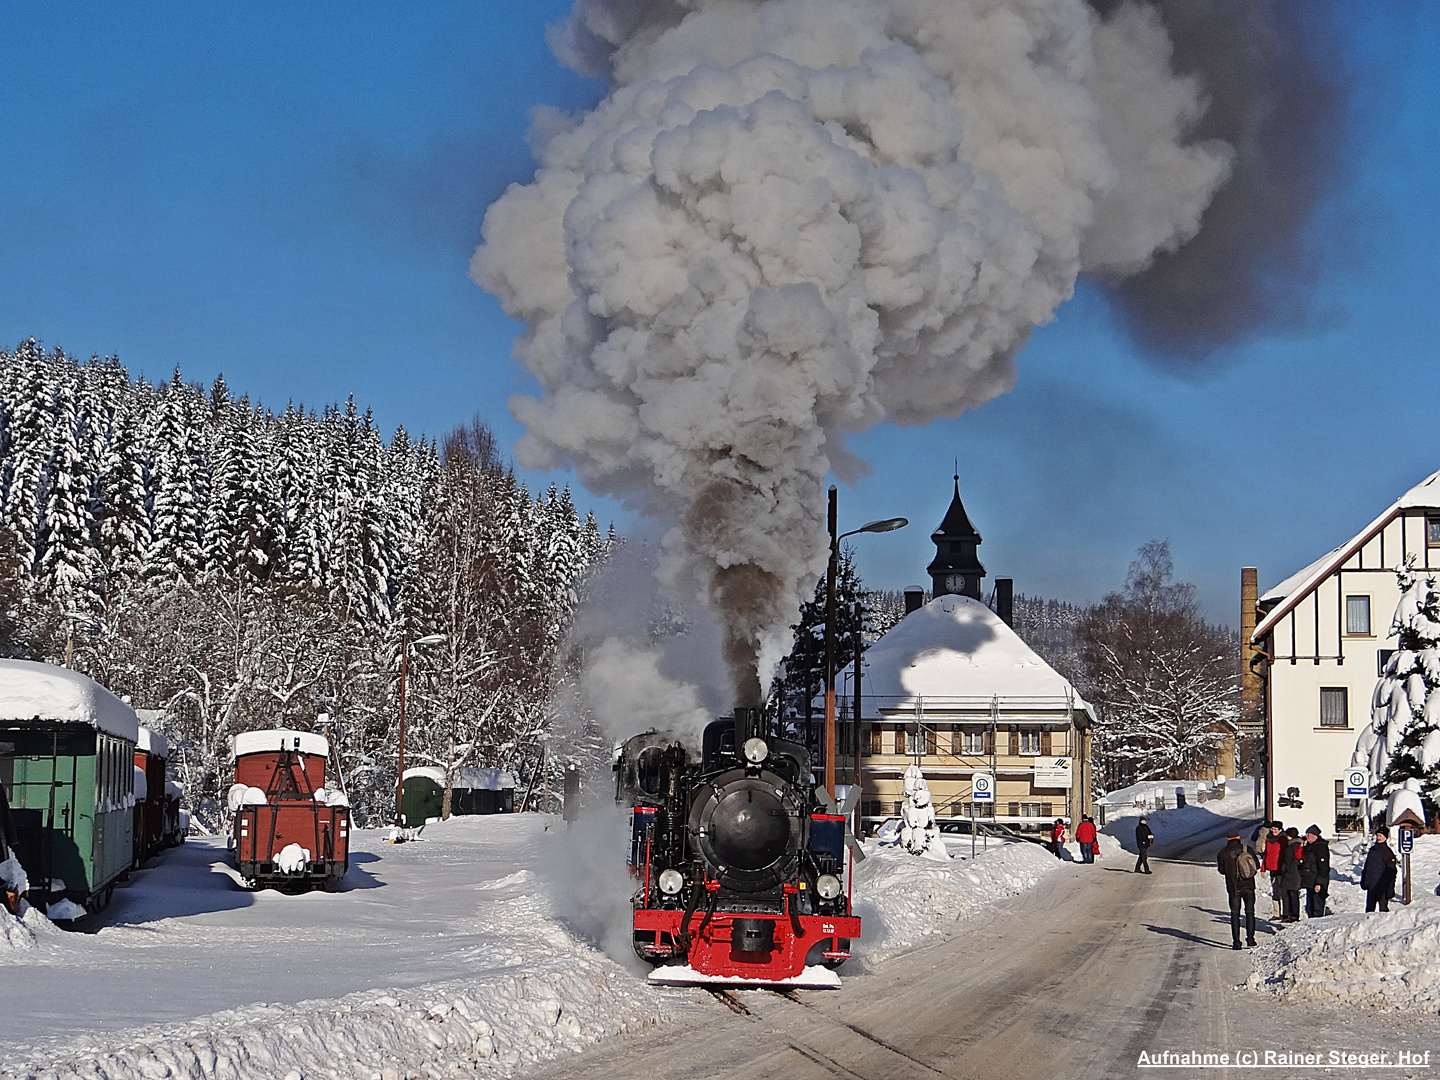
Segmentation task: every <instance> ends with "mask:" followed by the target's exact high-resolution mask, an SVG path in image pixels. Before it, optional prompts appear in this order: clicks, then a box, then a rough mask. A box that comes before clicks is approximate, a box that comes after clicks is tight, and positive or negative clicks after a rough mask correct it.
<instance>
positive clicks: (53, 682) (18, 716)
mask: <svg viewBox="0 0 1440 1080" xmlns="http://www.w3.org/2000/svg"><path fill="white" fill-rule="evenodd" d="M36 717H40V718H41V719H43V720H62V721H66V722H69V723H74V724H88V725H89V726H91V727H96V728H99V729H100V730H101V731H104V732H108V733H109V734H111V735H114V736H116V737H117V738H121V739H124V740H126V741H127V742H132V743H133V742H134V741H135V740H136V739H137V738H138V737H139V734H140V721H139V718H137V717H136V715H135V710H134V709H132V708H131V707H130V706H129V705H126V704H125V702H123V701H121V700H120V699H119V698H118V697H116V696H115V695H114V694H112V693H110V691H109V690H106V689H105V688H104V687H103V686H101V685H100V684H99V683H97V682H95V681H94V680H93V679H89V678H87V677H86V676H84V675H81V674H80V673H79V672H78V671H69V670H67V669H65V668H61V667H55V666H53V665H51V664H36V663H32V662H31V661H29V660H0V719H3V720H33V719H35V718H36Z"/></svg>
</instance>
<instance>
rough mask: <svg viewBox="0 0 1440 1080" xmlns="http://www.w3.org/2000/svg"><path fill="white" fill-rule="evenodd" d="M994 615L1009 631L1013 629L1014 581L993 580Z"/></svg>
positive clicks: (1012, 579)
mask: <svg viewBox="0 0 1440 1080" xmlns="http://www.w3.org/2000/svg"><path fill="white" fill-rule="evenodd" d="M995 614H996V615H999V616H1000V621H1001V622H1003V623H1004V624H1005V625H1006V626H1008V627H1010V629H1012V630H1013V629H1015V579H1014V578H1008V577H997V578H996V579H995Z"/></svg>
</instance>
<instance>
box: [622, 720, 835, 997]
mask: <svg viewBox="0 0 1440 1080" xmlns="http://www.w3.org/2000/svg"><path fill="white" fill-rule="evenodd" d="M615 768H616V773H617V777H616V797H617V799H619V800H621V801H625V802H628V803H629V804H630V805H631V806H632V808H633V809H632V815H631V823H632V824H631V828H632V831H631V843H630V855H629V863H630V868H631V872H632V874H633V875H634V877H635V878H636V881H637V887H636V890H635V893H634V896H633V898H632V902H631V903H632V907H633V909H634V942H635V951H636V952H637V953H638V954H639V955H640V957H641V958H642V959H644V960H646V961H648V962H650V963H651V964H654V965H657V966H656V969H655V971H654V972H652V974H651V979H652V981H656V982H667V983H707V982H722V983H734V984H753V985H785V986H836V985H839V980H838V978H836V976H835V974H834V972H833V971H829V970H826V969H827V968H835V967H838V966H839V965H840V964H841V963H843V962H844V961H845V960H846V959H847V958H848V957H849V955H850V943H851V942H852V941H854V940H855V939H857V938H858V937H859V936H860V919H859V918H858V917H857V916H855V915H852V914H851V910H850V890H849V878H850V874H849V866H848V860H849V855H848V852H847V849H846V832H845V818H844V817H843V816H842V815H839V814H833V813H826V812H825V810H826V805H825V803H822V802H821V801H820V800H821V798H822V797H823V793H821V792H818V791H817V790H816V789H815V787H814V779H813V777H812V775H811V771H810V755H809V752H808V751H807V750H806V749H805V747H803V746H801V745H800V744H799V743H795V742H791V741H788V740H785V739H780V738H776V737H774V736H772V735H770V734H769V733H768V732H766V731H765V730H763V722H762V719H761V713H760V711H759V710H758V709H748V708H740V709H736V710H735V716H734V718H733V719H732V718H728V717H727V718H723V719H720V720H716V721H714V722H712V723H710V724H709V725H707V726H706V728H705V732H704V735H703V738H702V743H701V752H700V755H699V757H698V758H696V757H695V755H694V754H693V752H692V751H690V750H688V749H687V748H686V747H684V746H683V745H681V744H680V743H679V742H678V741H675V740H674V739H673V738H671V737H670V736H669V735H667V734H665V733H662V732H653V731H652V732H646V733H645V734H642V735H637V736H635V737H634V738H632V739H630V740H629V741H628V742H626V743H625V744H624V746H623V747H622V748H621V750H620V753H619V757H618V760H617V762H616V766H615ZM831 805H833V803H832V804H831Z"/></svg>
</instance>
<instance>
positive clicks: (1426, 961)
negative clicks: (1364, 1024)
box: [1245, 903, 1440, 1011]
mask: <svg viewBox="0 0 1440 1080" xmlns="http://www.w3.org/2000/svg"><path fill="white" fill-rule="evenodd" d="M1245 985H1246V986H1247V987H1248V988H1250V989H1252V990H1263V991H1268V992H1269V993H1271V994H1273V995H1275V996H1276V997H1278V998H1281V999H1282V1000H1285V1001H1319V1002H1328V1003H1331V1004H1334V1003H1336V1002H1342V1003H1344V1004H1347V1005H1364V1006H1370V1007H1373V1008H1406V1009H1412V1008H1417V1007H1425V1008H1428V1009H1431V1010H1432V1011H1433V1010H1435V1009H1436V1008H1437V1007H1440V905H1437V904H1433V903H1431V904H1424V905H1419V904H1416V905H1412V906H1411V907H1408V908H1407V907H1404V906H1400V907H1398V908H1396V909H1394V910H1391V911H1389V912H1376V913H1374V914H1371V915H1366V914H1364V913H1363V912H1356V913H1352V914H1348V915H1332V916H1329V917H1327V918H1324V919H1311V920H1308V921H1306V922H1303V923H1300V924H1298V925H1296V926H1292V927H1290V928H1289V929H1287V930H1286V931H1285V932H1284V933H1283V934H1277V935H1275V936H1274V937H1272V938H1271V939H1270V940H1269V942H1267V943H1266V944H1265V945H1264V946H1262V947H1261V949H1260V950H1259V951H1258V952H1257V953H1256V955H1255V971H1254V972H1253V973H1252V974H1251V975H1250V977H1249V978H1248V979H1247V980H1246V982H1245Z"/></svg>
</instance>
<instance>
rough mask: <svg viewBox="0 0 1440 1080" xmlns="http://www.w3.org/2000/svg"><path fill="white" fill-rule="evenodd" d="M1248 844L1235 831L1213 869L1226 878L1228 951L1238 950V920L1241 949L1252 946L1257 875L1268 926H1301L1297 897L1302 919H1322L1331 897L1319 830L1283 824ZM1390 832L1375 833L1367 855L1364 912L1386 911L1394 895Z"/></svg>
mask: <svg viewBox="0 0 1440 1080" xmlns="http://www.w3.org/2000/svg"><path fill="white" fill-rule="evenodd" d="M1250 840H1251V844H1253V845H1254V846H1253V847H1252V846H1248V845H1246V844H1245V843H1244V842H1243V841H1242V840H1241V839H1240V834H1239V833H1238V832H1233V833H1231V834H1230V836H1229V838H1228V840H1227V842H1226V844H1225V846H1224V847H1223V848H1221V849H1220V851H1219V854H1217V855H1216V857H1215V863H1216V867H1217V869H1218V870H1219V871H1220V873H1221V874H1223V875H1224V876H1225V888H1226V891H1227V892H1228V893H1229V894H1230V934H1231V937H1232V938H1233V942H1232V944H1231V948H1234V949H1239V948H1243V947H1244V946H1242V945H1241V943H1240V920H1241V913H1242V910H1243V912H1244V918H1245V945H1248V946H1249V947H1250V948H1254V947H1255V944H1256V942H1255V889H1256V884H1255V883H1256V881H1257V880H1258V879H1259V878H1260V876H1261V874H1262V873H1263V874H1267V875H1268V876H1269V878H1270V898H1271V908H1270V921H1271V922H1275V923H1280V924H1282V925H1283V924H1285V923H1294V922H1299V921H1300V896H1301V894H1302V893H1303V894H1304V896H1305V915H1306V917H1307V918H1311V919H1318V918H1320V917H1322V916H1323V915H1324V914H1325V904H1326V901H1327V900H1328V899H1329V896H1330V845H1329V844H1328V843H1327V842H1326V841H1325V838H1324V837H1323V836H1321V835H1320V826H1319V825H1311V826H1310V827H1309V828H1308V829H1306V830H1305V833H1304V835H1303V836H1302V835H1300V834H1298V833H1297V832H1296V831H1295V830H1294V829H1293V828H1290V829H1287V828H1285V826H1284V823H1282V822H1279V821H1272V822H1270V823H1268V824H1266V825H1261V826H1260V827H1259V828H1257V829H1256V830H1255V833H1254V835H1252V836H1251V837H1250ZM1389 840H1390V831H1389V830H1388V829H1386V828H1385V827H1384V826H1381V827H1380V828H1378V829H1376V830H1375V844H1374V846H1373V847H1371V849H1370V851H1369V853H1368V854H1367V855H1366V856H1365V868H1364V870H1362V871H1361V873H1360V887H1361V888H1362V889H1364V890H1365V910H1366V911H1374V910H1375V909H1376V908H1377V907H1378V908H1379V909H1380V910H1381V911H1389V910H1390V898H1391V897H1392V896H1394V895H1395V876H1396V867H1397V861H1396V858H1395V852H1393V851H1391V850H1390V843H1389Z"/></svg>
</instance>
